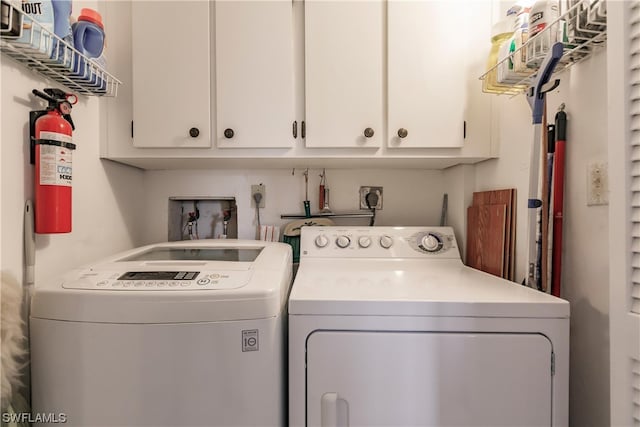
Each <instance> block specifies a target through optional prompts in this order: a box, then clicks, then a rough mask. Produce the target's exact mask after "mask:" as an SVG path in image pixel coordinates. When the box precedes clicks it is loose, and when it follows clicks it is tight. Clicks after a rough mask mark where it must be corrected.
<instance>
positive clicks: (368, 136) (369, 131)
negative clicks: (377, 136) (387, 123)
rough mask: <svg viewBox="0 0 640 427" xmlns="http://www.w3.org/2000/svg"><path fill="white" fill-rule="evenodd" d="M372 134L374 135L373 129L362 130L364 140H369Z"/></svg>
mask: <svg viewBox="0 0 640 427" xmlns="http://www.w3.org/2000/svg"><path fill="white" fill-rule="evenodd" d="M373 134H374V132H373V129H371V128H366V129H365V130H364V136H365V137H366V138H371V137H372V136H373Z"/></svg>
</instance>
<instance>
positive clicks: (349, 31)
mask: <svg viewBox="0 0 640 427" xmlns="http://www.w3.org/2000/svg"><path fill="white" fill-rule="evenodd" d="M383 28H384V3H383V2H382V1H339V2H338V1H319V0H314V1H307V2H306V3H305V110H306V111H305V121H306V146H307V147H380V145H381V141H382V139H383V138H384V135H383V128H382V123H383V80H382V76H383V74H382V73H383V70H384V60H383V47H384V32H383ZM367 129H368V130H367ZM365 130H367V131H366V134H367V135H369V136H368V137H367V136H365Z"/></svg>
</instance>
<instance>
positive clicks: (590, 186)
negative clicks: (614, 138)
mask: <svg viewBox="0 0 640 427" xmlns="http://www.w3.org/2000/svg"><path fill="white" fill-rule="evenodd" d="M608 204H609V167H608V165H607V163H590V164H589V165H588V166H587V206H595V205H608Z"/></svg>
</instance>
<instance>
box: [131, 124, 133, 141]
mask: <svg viewBox="0 0 640 427" xmlns="http://www.w3.org/2000/svg"><path fill="white" fill-rule="evenodd" d="M131 138H133V120H131Z"/></svg>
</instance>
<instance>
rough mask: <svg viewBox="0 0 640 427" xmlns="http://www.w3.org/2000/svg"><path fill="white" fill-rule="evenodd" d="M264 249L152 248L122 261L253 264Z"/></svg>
mask: <svg viewBox="0 0 640 427" xmlns="http://www.w3.org/2000/svg"><path fill="white" fill-rule="evenodd" d="M260 252H262V248H256V249H248V248H204V249H202V248H171V247H168V248H167V247H160V248H152V249H149V250H148V251H144V252H142V253H139V254H135V255H132V256H130V257H128V258H124V259H121V260H120V261H237V262H253V261H255V259H256V258H257V257H258V255H260Z"/></svg>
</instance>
